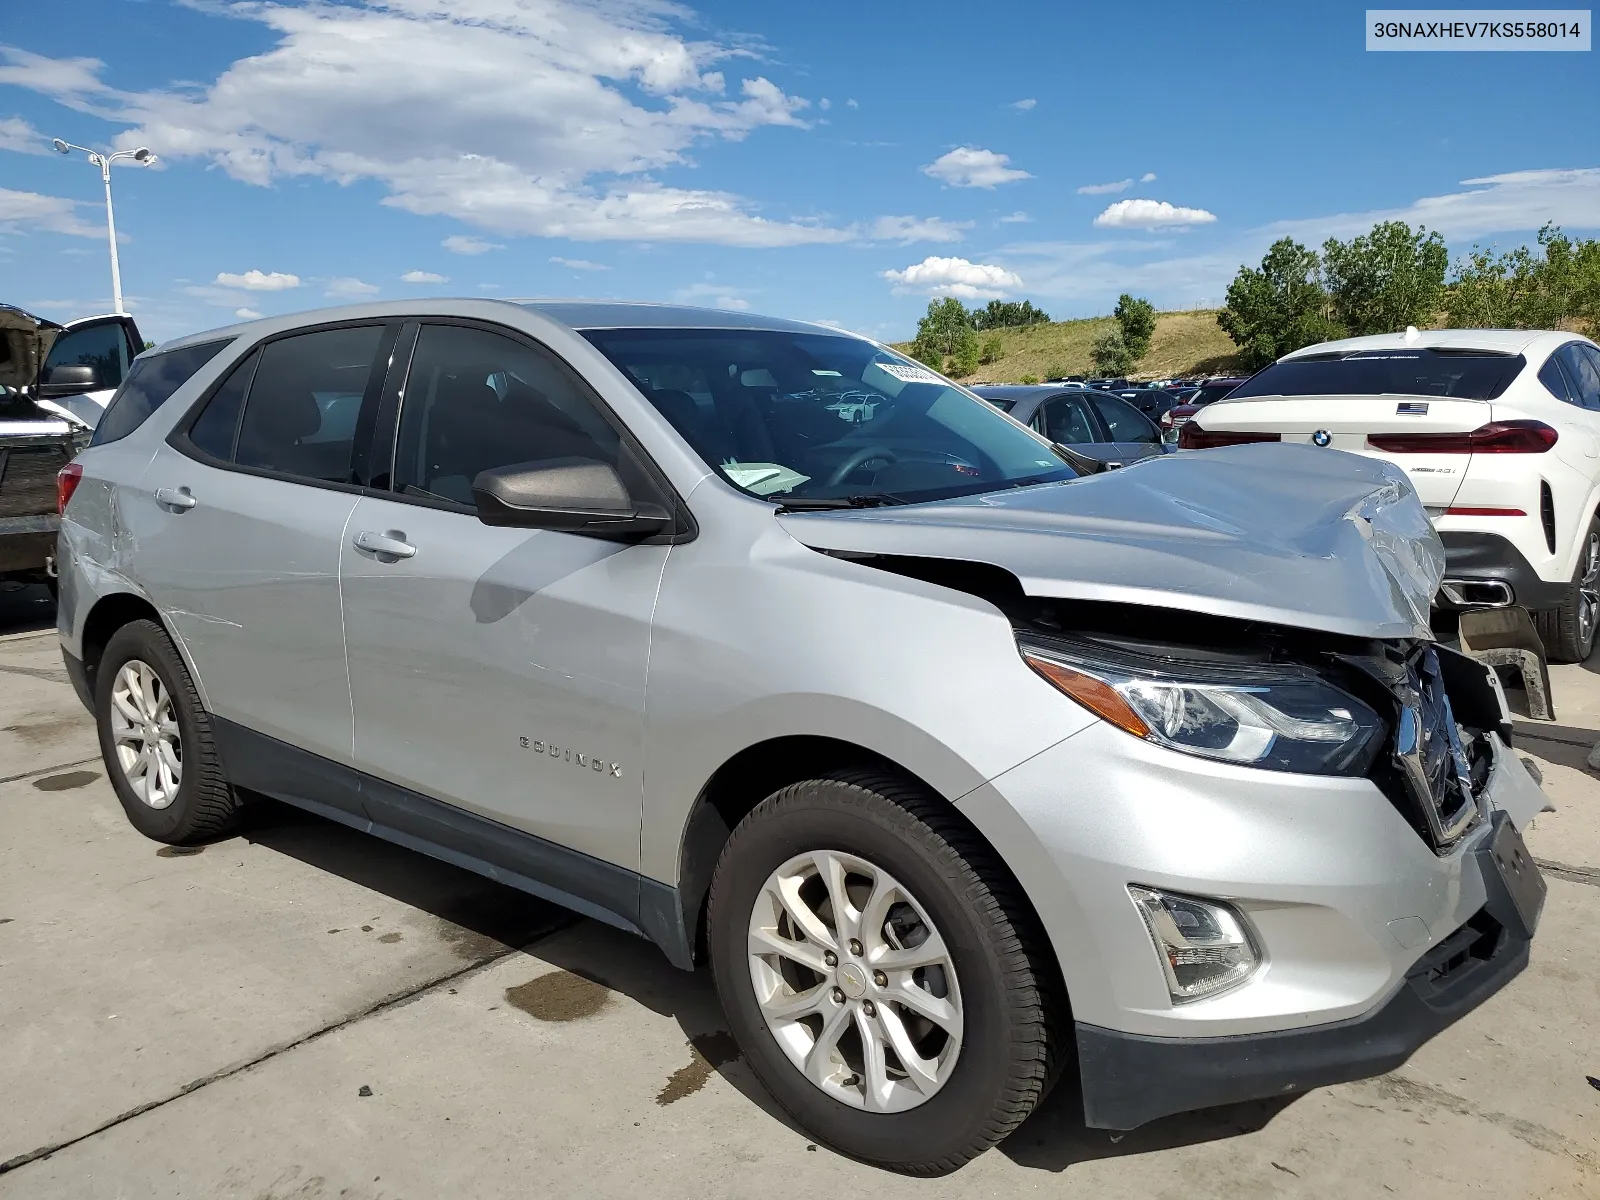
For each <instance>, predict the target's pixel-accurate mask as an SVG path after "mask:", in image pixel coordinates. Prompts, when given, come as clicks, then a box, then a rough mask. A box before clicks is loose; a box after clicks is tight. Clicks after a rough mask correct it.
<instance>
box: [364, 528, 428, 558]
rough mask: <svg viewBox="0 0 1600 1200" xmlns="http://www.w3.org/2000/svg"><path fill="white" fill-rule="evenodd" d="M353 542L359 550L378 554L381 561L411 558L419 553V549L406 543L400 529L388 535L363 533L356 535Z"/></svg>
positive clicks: (390, 531)
mask: <svg viewBox="0 0 1600 1200" xmlns="http://www.w3.org/2000/svg"><path fill="white" fill-rule="evenodd" d="M353 540H354V542H355V547H356V549H357V550H365V551H366V552H367V553H368V554H376V555H377V556H378V557H379V558H380V559H385V558H387V559H390V560H394V559H401V558H411V557H412V556H413V555H415V554H416V552H417V548H416V547H415V546H413V545H412V544H411V543H410V542H408V541H406V535H405V534H404V533H403V532H401V531H400V530H398V529H391V530H389V531H388V532H387V533H371V532H366V531H363V532H361V533H358V534H356V536H355V538H354V539H353Z"/></svg>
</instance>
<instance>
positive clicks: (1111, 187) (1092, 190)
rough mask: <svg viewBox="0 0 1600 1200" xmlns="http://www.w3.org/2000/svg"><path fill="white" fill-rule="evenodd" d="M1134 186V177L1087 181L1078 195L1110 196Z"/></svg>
mask: <svg viewBox="0 0 1600 1200" xmlns="http://www.w3.org/2000/svg"><path fill="white" fill-rule="evenodd" d="M1132 186H1133V180H1132V179H1114V180H1112V181H1111V182H1110V183H1086V184H1084V185H1083V186H1082V187H1081V188H1079V189H1078V195H1080V196H1109V195H1111V194H1112V193H1113V192H1125V191H1127V190H1128V189H1129V188H1131V187H1132Z"/></svg>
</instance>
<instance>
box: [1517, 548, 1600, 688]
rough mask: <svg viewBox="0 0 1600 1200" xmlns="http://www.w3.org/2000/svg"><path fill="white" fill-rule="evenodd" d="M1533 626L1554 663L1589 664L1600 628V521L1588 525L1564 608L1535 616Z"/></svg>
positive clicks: (1564, 601)
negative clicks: (1596, 634) (1587, 662)
mask: <svg viewBox="0 0 1600 1200" xmlns="http://www.w3.org/2000/svg"><path fill="white" fill-rule="evenodd" d="M1533 627H1534V628H1535V629H1537V630H1538V631H1539V638H1540V640H1541V641H1543V642H1544V652H1545V656H1546V657H1547V658H1548V659H1549V660H1550V661H1551V662H1558V663H1564V662H1586V661H1587V660H1588V658H1589V655H1591V654H1593V653H1594V642H1595V630H1596V628H1597V627H1600V520H1595V519H1591V520H1590V522H1589V529H1588V531H1587V532H1586V533H1585V534H1584V539H1583V550H1582V552H1581V553H1580V554H1579V555H1578V565H1577V566H1576V567H1574V568H1573V571H1572V582H1571V583H1569V584H1568V585H1567V594H1566V598H1565V599H1563V600H1562V602H1561V607H1560V608H1552V609H1548V610H1546V611H1544V612H1536V613H1534V614H1533Z"/></svg>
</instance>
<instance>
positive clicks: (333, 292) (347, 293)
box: [327, 275, 379, 300]
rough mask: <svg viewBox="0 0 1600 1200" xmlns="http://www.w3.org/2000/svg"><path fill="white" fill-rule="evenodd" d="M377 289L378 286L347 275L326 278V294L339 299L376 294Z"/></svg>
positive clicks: (352, 298) (351, 298)
mask: <svg viewBox="0 0 1600 1200" xmlns="http://www.w3.org/2000/svg"><path fill="white" fill-rule="evenodd" d="M378 291H379V288H378V287H377V286H376V285H375V284H371V283H365V282H363V281H362V280H360V279H355V278H352V277H351V276H349V275H341V276H339V277H338V278H336V279H330V280H328V288H327V292H328V295H330V296H335V297H339V298H341V299H346V300H355V299H358V298H360V297H362V296H376V295H377V294H378Z"/></svg>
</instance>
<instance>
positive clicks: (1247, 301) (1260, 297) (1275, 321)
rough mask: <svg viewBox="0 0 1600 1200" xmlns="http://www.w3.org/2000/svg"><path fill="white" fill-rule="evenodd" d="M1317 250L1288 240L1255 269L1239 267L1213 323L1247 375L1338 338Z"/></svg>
mask: <svg viewBox="0 0 1600 1200" xmlns="http://www.w3.org/2000/svg"><path fill="white" fill-rule="evenodd" d="M1318 268H1319V264H1318V262H1317V252H1316V251H1315V250H1308V249H1306V248H1305V247H1304V246H1302V245H1301V244H1300V243H1299V242H1296V241H1295V240H1294V239H1292V238H1281V239H1279V240H1278V241H1276V242H1274V243H1272V245H1271V247H1269V248H1268V250H1267V253H1266V256H1265V257H1263V258H1262V260H1261V267H1260V269H1259V270H1257V269H1255V268H1252V267H1240V268H1239V273H1238V274H1237V275H1236V276H1234V279H1233V282H1232V283H1230V284H1229V285H1228V302H1227V305H1226V306H1225V307H1224V308H1223V309H1222V311H1221V312H1219V313H1218V314H1217V324H1218V325H1219V326H1221V327H1222V331H1223V332H1224V333H1226V334H1227V335H1228V336H1229V337H1230V338H1232V339H1233V342H1234V345H1236V346H1238V347H1239V359H1240V360H1241V362H1242V363H1243V365H1244V366H1245V367H1246V368H1247V369H1248V370H1251V371H1255V370H1259V369H1260V368H1261V367H1264V366H1266V365H1267V364H1268V363H1270V362H1272V361H1274V360H1275V359H1277V358H1279V357H1281V356H1282V355H1285V354H1287V353H1289V351H1291V350H1298V349H1300V347H1302V346H1309V345H1311V344H1312V343H1313V342H1322V341H1327V340H1329V339H1331V338H1336V337H1343V336H1344V330H1343V328H1341V327H1340V326H1339V324H1338V323H1337V322H1336V321H1334V320H1333V319H1332V318H1331V317H1330V316H1329V315H1328V312H1327V306H1328V296H1327V293H1326V292H1325V291H1324V290H1323V287H1322V279H1321V273H1320V271H1319V269H1318Z"/></svg>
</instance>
